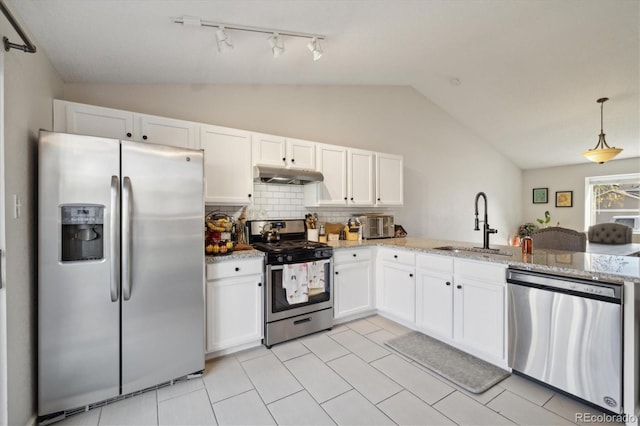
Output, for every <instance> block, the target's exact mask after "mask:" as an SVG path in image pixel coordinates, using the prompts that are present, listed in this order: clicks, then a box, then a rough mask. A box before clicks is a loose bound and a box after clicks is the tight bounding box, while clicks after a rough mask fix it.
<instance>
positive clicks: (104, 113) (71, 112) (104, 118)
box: [64, 102, 134, 140]
mask: <svg viewBox="0 0 640 426" xmlns="http://www.w3.org/2000/svg"><path fill="white" fill-rule="evenodd" d="M64 106H65V107H64V111H65V114H66V120H65V121H66V132H67V133H76V134H79V135H90V136H100V137H104V138H113V139H122V140H133V139H134V135H133V113H131V112H128V111H120V110H117V109H111V108H102V107H97V106H93V105H84V104H76V103H72V102H68V103H65V105H64Z"/></svg>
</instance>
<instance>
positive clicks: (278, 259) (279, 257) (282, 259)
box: [276, 256, 284, 263]
mask: <svg viewBox="0 0 640 426" xmlns="http://www.w3.org/2000/svg"><path fill="white" fill-rule="evenodd" d="M276 260H277V261H278V263H282V262H284V257H282V256H278V258H277V259H276Z"/></svg>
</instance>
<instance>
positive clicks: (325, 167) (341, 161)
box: [304, 144, 347, 206]
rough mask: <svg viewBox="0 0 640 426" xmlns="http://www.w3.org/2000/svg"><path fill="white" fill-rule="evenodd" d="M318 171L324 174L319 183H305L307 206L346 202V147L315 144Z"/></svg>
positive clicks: (342, 203) (333, 204)
mask: <svg viewBox="0 0 640 426" xmlns="http://www.w3.org/2000/svg"><path fill="white" fill-rule="evenodd" d="M316 160H317V163H318V171H319V172H321V173H322V175H323V176H324V180H323V181H322V182H319V183H313V184H307V185H305V187H304V190H305V204H306V205H307V206H344V205H346V203H347V148H345V147H343V146H338V145H327V144H317V145H316Z"/></svg>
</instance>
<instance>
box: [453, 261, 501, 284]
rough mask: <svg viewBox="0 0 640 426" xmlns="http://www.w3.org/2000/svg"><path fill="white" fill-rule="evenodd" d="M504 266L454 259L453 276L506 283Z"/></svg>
mask: <svg viewBox="0 0 640 426" xmlns="http://www.w3.org/2000/svg"><path fill="white" fill-rule="evenodd" d="M506 268H507V267H506V266H505V265H496V264H495V263H489V262H478V261H472V260H461V259H455V261H454V276H455V277H456V278H457V277H460V278H469V279H473V280H477V281H483V282H487V281H491V282H494V283H498V284H502V283H506V278H507V276H506V274H507V273H506Z"/></svg>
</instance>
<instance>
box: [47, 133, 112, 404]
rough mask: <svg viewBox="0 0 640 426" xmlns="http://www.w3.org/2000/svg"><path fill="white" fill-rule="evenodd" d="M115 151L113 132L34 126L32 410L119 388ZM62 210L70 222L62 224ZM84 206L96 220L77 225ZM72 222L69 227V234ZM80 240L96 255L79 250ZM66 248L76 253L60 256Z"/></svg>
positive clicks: (101, 396)
mask: <svg viewBox="0 0 640 426" xmlns="http://www.w3.org/2000/svg"><path fill="white" fill-rule="evenodd" d="M119 151H120V145H119V141H117V140H111V139H103V138H97V137H88V136H79V135H68V134H59V133H50V132H41V133H40V139H39V162H38V414H39V415H45V414H50V413H53V412H57V411H63V410H66V409H71V408H76V407H81V406H84V405H87V404H90V403H93V402H97V401H101V400H104V399H108V398H111V397H114V396H117V395H118V392H119V385H120V351H119V349H120V300H119V294H118V292H117V286H118V279H119V270H118V269H117V268H118V261H117V258H118V256H119V254H118V250H119V244H118V236H117V230H118V229H117V228H118V223H117V219H118V217H117V214H116V216H114V215H113V213H114V210H117V209H118V205H117V202H116V204H113V203H112V199H117V195H118V194H117V191H118V187H119V185H118V179H119V178H118V175H119V171H120V152H119ZM63 206H65V207H64V209H63ZM87 206H88V207H87ZM63 211H64V212H66V213H65V217H66V218H67V219H69V218H70V217H71V216H73V217H72V219H73V220H75V221H76V222H75V223H76V225H73V226H69V225H63V220H62V216H63V214H62V212H63ZM87 211H89V212H102V213H101V214H103V216H102V222H103V224H102V225H95V226H94V225H82V224H81V222H80V220H83V214H84V215H85V218H86V212H87ZM114 225H115V227H114ZM74 226H75V227H76V228H77V229H76V230H75V231H70V232H71V233H70V234H69V232H67V231H68V230H69V228H73V227H74ZM65 238H66V240H65ZM64 241H66V242H67V243H69V244H70V246H66V247H65V244H63V242H64ZM100 243H101V244H100ZM96 244H98V245H100V247H97V248H96V247H95V245H96ZM87 248H88V249H90V251H92V252H93V251H95V252H96V253H100V254H99V256H95V257H92V256H86V254H87V253H86V252H85V251H86V250H85V249H87ZM70 251H71V252H73V253H75V254H80V255H79V256H68V254H69V252H70ZM114 253H115V258H114ZM65 259H66V260H65ZM69 259H71V260H69Z"/></svg>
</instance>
